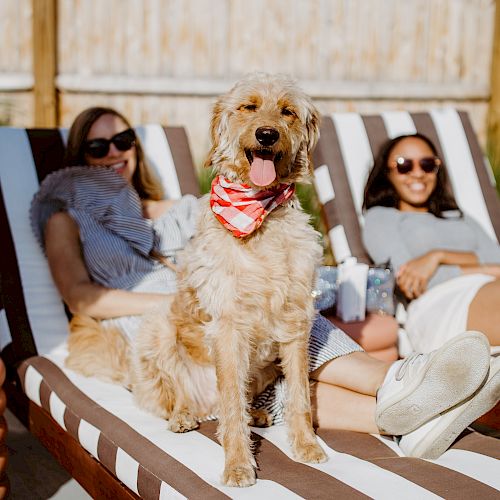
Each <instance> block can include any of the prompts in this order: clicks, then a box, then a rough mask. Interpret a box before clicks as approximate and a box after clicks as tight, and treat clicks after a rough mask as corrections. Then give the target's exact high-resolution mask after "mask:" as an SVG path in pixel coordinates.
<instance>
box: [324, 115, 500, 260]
mask: <svg viewBox="0 0 500 500" xmlns="http://www.w3.org/2000/svg"><path fill="white" fill-rule="evenodd" d="M415 132H420V133H422V134H424V135H426V136H428V137H429V138H430V139H431V140H432V141H433V142H434V143H435V144H436V146H437V148H438V151H439V152H440V155H441V156H442V157H443V158H444V159H445V162H446V165H447V166H448V169H449V174H450V178H451V182H452V186H453V190H454V193H455V196H456V199H457V202H458V204H459V206H460V207H461V208H462V209H463V210H464V211H465V212H467V213H468V214H469V215H471V216H473V217H474V218H475V219H476V220H477V221H478V222H479V223H480V224H481V225H482V226H483V228H484V229H485V230H486V232H487V233H488V234H489V235H490V236H492V237H493V238H496V239H497V240H498V241H500V201H499V199H498V195H497V193H496V189H495V181H494V177H493V174H492V172H491V169H490V167H489V164H488V163H487V160H485V158H484V156H483V153H482V152H481V148H480V146H479V143H478V141H477V137H476V135H475V133H474V131H473V129H472V126H471V123H470V120H469V117H468V115H467V113H465V112H462V111H456V110H455V109H451V108H445V109H437V110H432V111H429V112H419V113H408V112H404V111H391V112H387V113H380V114H378V115H361V114H358V113H334V114H332V115H329V116H324V117H323V120H322V125H321V137H320V140H319V142H318V145H317V147H316V149H315V152H314V164H315V187H316V191H317V194H318V197H319V200H320V202H321V203H322V205H323V214H324V219H325V222H326V225H327V227H328V234H329V238H330V242H331V245H332V249H333V252H334V255H335V257H336V259H337V261H341V260H343V259H344V258H346V257H348V256H350V255H354V256H356V257H358V259H359V260H361V261H363V262H370V258H369V256H368V254H367V253H366V250H365V248H364V246H363V243H362V240H361V225H362V223H363V217H362V213H361V207H362V203H363V189H364V185H365V182H366V179H367V177H368V172H369V170H370V168H371V166H372V164H373V157H374V155H375V154H376V153H377V151H378V150H379V148H380V146H381V145H382V144H383V143H384V142H385V141H386V140H387V139H388V138H392V137H396V136H398V135H401V134H406V133H415Z"/></svg>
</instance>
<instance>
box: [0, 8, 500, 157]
mask: <svg viewBox="0 0 500 500" xmlns="http://www.w3.org/2000/svg"><path fill="white" fill-rule="evenodd" d="M495 12H497V16H496V17H497V19H498V17H499V13H498V9H497V11H496V9H495V1H494V0H405V1H401V0H252V1H247V0H142V1H141V0H1V1H0V119H3V120H4V121H7V120H8V121H9V122H10V123H12V124H14V125H20V126H28V125H35V124H36V125H39V126H43V125H56V124H57V125H64V126H65V125H68V124H69V123H70V122H71V120H72V119H73V118H74V116H75V115H76V114H77V113H78V112H79V111H80V110H81V109H83V108H85V107H87V106H89V105H96V104H107V105H111V106H114V107H116V108H118V109H120V110H121V111H123V112H124V113H125V114H126V115H127V116H129V117H130V118H131V120H132V121H133V122H135V123H139V122H142V123H145V122H163V123H165V124H181V125H185V126H186V128H187V130H188V134H189V136H190V141H191V145H192V148H193V151H194V154H195V158H196V161H197V162H198V163H199V162H201V160H202V157H203V155H204V153H205V151H206V149H207V145H208V134H207V131H208V119H209V113H210V107H211V105H212V103H213V101H214V98H215V96H216V95H218V94H219V93H221V92H224V91H225V90H227V89H228V88H229V87H230V86H231V85H232V84H233V83H234V81H236V80H237V79H238V78H239V77H240V76H242V75H243V74H245V73H247V72H249V71H253V70H262V71H270V72H284V73H289V74H292V75H293V76H294V77H296V78H297V79H298V80H299V82H300V84H301V85H302V86H303V87H304V88H305V90H306V91H308V92H309V93H310V94H311V95H312V96H313V98H314V99H315V102H316V103H317V105H318V107H319V108H320V110H321V111H322V112H324V113H328V112H330V111H338V110H355V111H363V112H367V111H380V110H382V109H387V110H388V109H409V110H418V109H429V108H430V107H439V106H447V105H451V106H455V107H459V108H461V109H465V110H467V111H469V113H470V114H471V118H472V120H473V123H474V126H475V128H476V130H477V132H478V134H479V137H480V140H481V142H482V144H483V146H485V145H486V138H487V127H488V123H489V124H490V131H491V134H494V138H495V139H496V140H494V141H491V143H492V144H494V143H498V144H500V130H499V126H498V123H499V122H500V118H499V117H500V102H499V101H500V78H499V77H496V74H495V72H494V71H493V70H492V67H494V62H495V61H496V62H497V64H498V63H499V62H500V55H499V54H498V52H499V51H500V48H498V38H499V35H498V33H497V35H496V39H497V45H496V46H495V45H494V40H495V35H494V32H495ZM496 25H497V32H498V25H499V22H498V20H497V22H496ZM494 47H497V48H496V49H495V48H494ZM488 113H489V122H488Z"/></svg>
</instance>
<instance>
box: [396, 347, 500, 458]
mask: <svg viewBox="0 0 500 500" xmlns="http://www.w3.org/2000/svg"><path fill="white" fill-rule="evenodd" d="M499 400H500V357H497V358H493V357H492V358H491V363H490V372H489V374H488V379H487V381H486V383H485V384H484V385H483V386H482V387H480V388H479V389H478V390H477V391H476V393H475V394H474V395H473V396H471V397H469V398H467V399H466V400H465V401H464V402H462V403H460V404H459V405H457V406H455V407H453V408H452V409H451V410H447V411H446V412H444V413H443V414H441V415H439V416H438V417H435V418H433V419H432V420H431V421H430V422H427V423H426V424H424V425H422V427H419V428H418V429H417V430H415V431H413V432H410V433H409V434H406V435H405V436H401V439H400V441H399V447H400V448H401V451H402V452H403V453H404V454H405V455H406V456H407V457H417V458H429V459H436V458H438V457H440V456H441V455H442V454H443V453H444V452H445V451H446V450H447V449H448V448H449V447H450V446H451V445H452V444H453V442H454V441H455V439H456V438H457V437H458V436H459V435H460V434H461V433H462V431H463V430H464V429H465V428H466V427H467V426H468V425H470V424H471V423H472V422H474V420H476V419H477V418H479V417H481V416H482V415H484V414H485V413H486V412H488V411H489V410H491V409H492V408H493V407H494V406H495V405H496V404H497V403H498V401H499Z"/></svg>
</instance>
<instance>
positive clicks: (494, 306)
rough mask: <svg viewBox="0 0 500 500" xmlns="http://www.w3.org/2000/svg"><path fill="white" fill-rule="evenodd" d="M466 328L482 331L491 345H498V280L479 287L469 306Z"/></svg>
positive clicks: (499, 315)
mask: <svg viewBox="0 0 500 500" xmlns="http://www.w3.org/2000/svg"><path fill="white" fill-rule="evenodd" d="M467 329H468V330H479V331H480V332H482V333H484V334H485V335H486V336H487V337H488V339H489V341H490V344H491V345H492V346H498V345H500V280H498V279H497V280H495V281H490V282H489V283H487V284H486V285H484V286H483V287H481V288H480V289H479V291H478V292H477V294H476V296H475V297H474V299H473V300H472V302H471V304H470V306H469V315H468V318H467Z"/></svg>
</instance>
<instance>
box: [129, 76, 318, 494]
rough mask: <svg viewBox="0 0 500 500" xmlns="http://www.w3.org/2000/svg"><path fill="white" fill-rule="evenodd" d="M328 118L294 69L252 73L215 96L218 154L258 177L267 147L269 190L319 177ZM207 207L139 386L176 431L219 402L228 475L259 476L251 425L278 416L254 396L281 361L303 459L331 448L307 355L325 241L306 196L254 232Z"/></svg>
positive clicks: (225, 163) (142, 343)
mask: <svg viewBox="0 0 500 500" xmlns="http://www.w3.org/2000/svg"><path fill="white" fill-rule="evenodd" d="M318 122H319V115H318V112H317V110H316V108H315V107H314V106H313V104H312V102H311V100H310V99H309V98H308V97H307V96H306V94H305V93H304V92H302V91H301V90H300V89H298V88H297V87H296V86H295V84H294V83H293V82H292V81H291V80H290V79H289V78H287V77H284V76H272V75H264V74H253V75H250V76H249V77H247V78H245V79H243V80H242V81H240V82H239V83H237V84H236V85H235V86H234V87H233V89H232V90H230V91H229V92H228V93H227V94H225V95H223V96H221V97H220V98H219V99H218V101H217V102H216V104H215V107H214V110H213V116H212V121H211V138H212V147H211V150H210V153H209V156H208V159H207V165H208V166H212V167H213V168H214V170H215V171H216V173H217V174H222V175H224V176H225V177H226V178H227V179H229V180H231V181H234V182H242V183H246V184H250V185H252V186H253V187H257V186H255V185H253V184H252V182H251V180H250V162H251V160H252V158H253V157H255V156H256V155H257V156H258V155H259V154H265V155H267V156H266V158H269V157H272V158H273V159H274V166H275V170H276V179H275V180H274V181H273V182H272V183H271V184H269V185H268V186H264V188H265V189H268V188H270V187H273V186H274V185H277V184H278V183H290V184H291V183H295V182H304V181H308V180H309V179H310V177H311V174H312V166H311V161H310V154H311V150H312V148H313V147H314V145H315V144H316V141H317V139H318V135H319V126H318V125H319V124H318ZM261 127H266V128H267V129H273V130H275V131H277V133H278V136H279V137H278V138H277V140H276V142H274V143H273V144H271V145H269V144H267V145H266V147H265V151H264V152H262V150H263V147H262V144H261V143H260V142H259V140H258V139H257V136H256V131H257V129H259V128H261ZM275 135H276V134H275ZM259 188H260V189H262V188H261V187H259ZM201 206H202V209H201V215H200V219H199V224H198V231H197V234H196V236H195V237H194V238H193V239H192V240H191V242H190V243H189V245H188V247H186V249H185V251H184V252H183V254H182V258H181V262H182V266H181V271H180V276H179V283H178V285H179V289H178V293H177V295H176V297H175V299H174V301H173V304H172V306H171V308H170V309H169V310H168V311H164V312H163V313H162V314H160V315H156V316H152V317H150V318H149V319H148V321H147V322H146V323H145V325H144V328H142V330H141V332H140V333H139V336H138V338H137V344H136V346H135V349H134V356H133V372H134V373H133V381H132V390H133V392H134V394H135V397H136V400H137V401H138V403H139V404H140V405H141V406H142V407H144V408H147V409H148V410H150V411H152V412H153V413H155V414H157V415H160V416H162V417H164V418H166V419H168V421H169V428H170V429H171V430H173V431H175V432H184V431H188V430H190V429H193V428H196V427H197V425H198V422H199V420H200V419H201V418H203V417H204V416H206V415H208V414H211V413H217V414H218V416H219V429H218V436H219V439H220V441H221V443H222V445H223V447H224V451H225V469H224V474H223V478H222V480H223V482H224V483H225V484H227V485H233V486H248V485H251V484H253V483H254V482H255V470H254V469H255V467H256V464H255V460H254V457H253V454H252V449H251V444H250V430H249V426H248V424H249V423H250V422H253V423H254V424H255V423H261V424H262V423H264V424H268V423H269V422H268V420H269V419H268V418H267V415H265V414H263V413H262V412H259V413H252V412H251V411H250V410H249V408H248V406H249V404H248V403H249V400H250V398H251V397H252V394H255V393H256V392H258V391H260V390H262V389H263V388H264V387H265V385H266V384H268V383H269V382H270V381H272V380H273V379H274V378H275V377H276V375H277V370H276V365H275V364H274V362H275V361H276V360H280V368H281V369H282V371H283V373H284V375H285V377H286V379H287V385H288V402H287V409H286V420H287V424H288V427H289V438H290V442H291V445H292V449H293V451H294V453H295V456H296V458H297V459H298V460H301V461H305V462H321V461H323V460H325V459H326V455H325V453H324V451H323V450H322V449H321V447H320V446H319V444H318V442H317V440H316V436H315V435H314V431H313V428H312V418H311V409H310V396H309V381H308V361H307V346H308V339H309V332H310V329H311V325H312V321H313V316H314V307H313V301H312V297H311V288H312V284H313V279H314V269H315V267H316V265H317V264H318V262H319V260H320V258H321V254H322V251H321V247H320V245H319V243H318V234H317V232H316V231H315V230H314V229H313V228H312V227H311V225H310V224H309V218H308V216H307V215H306V214H305V213H304V212H302V211H301V209H300V206H299V202H298V200H297V199H296V198H295V197H293V198H292V199H291V200H290V201H288V202H286V203H285V204H284V205H281V206H279V207H278V208H276V209H275V210H274V211H272V212H271V213H270V214H269V215H268V217H267V218H266V219H265V221H264V223H263V224H262V226H261V227H260V228H259V229H258V230H257V231H256V232H254V233H252V234H251V235H250V236H248V237H246V238H242V239H238V238H235V237H234V236H233V235H232V234H231V233H230V232H229V231H228V230H227V229H225V228H224V227H223V226H222V224H221V223H220V222H219V221H218V220H217V219H216V217H215V216H214V214H213V213H212V212H211V210H210V206H209V199H208V195H207V196H206V197H204V198H203V199H202V200H201ZM252 418H253V420H252Z"/></svg>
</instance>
